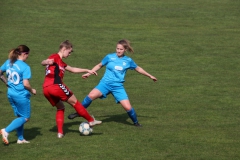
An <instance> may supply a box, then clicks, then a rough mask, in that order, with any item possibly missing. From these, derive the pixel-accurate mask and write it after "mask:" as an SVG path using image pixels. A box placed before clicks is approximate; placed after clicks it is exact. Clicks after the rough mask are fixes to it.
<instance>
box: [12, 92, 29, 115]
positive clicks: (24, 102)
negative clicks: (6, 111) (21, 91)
mask: <svg viewBox="0 0 240 160" xmlns="http://www.w3.org/2000/svg"><path fill="white" fill-rule="evenodd" d="M8 100H9V102H10V104H11V106H12V108H13V112H14V115H15V116H17V117H24V118H27V119H29V118H30V115H31V104H30V97H29V98H28V97H21V96H19V95H18V96H10V95H8Z"/></svg>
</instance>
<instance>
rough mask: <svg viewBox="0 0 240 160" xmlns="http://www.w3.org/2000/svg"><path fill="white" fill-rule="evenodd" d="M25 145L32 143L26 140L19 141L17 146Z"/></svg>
mask: <svg viewBox="0 0 240 160" xmlns="http://www.w3.org/2000/svg"><path fill="white" fill-rule="evenodd" d="M24 143H30V142H29V141H27V140H26V139H23V140H19V139H18V140H17V144H24Z"/></svg>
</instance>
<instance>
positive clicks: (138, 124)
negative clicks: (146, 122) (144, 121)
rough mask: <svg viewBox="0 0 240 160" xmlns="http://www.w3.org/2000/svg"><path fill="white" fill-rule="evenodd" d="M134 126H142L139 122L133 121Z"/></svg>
mask: <svg viewBox="0 0 240 160" xmlns="http://www.w3.org/2000/svg"><path fill="white" fill-rule="evenodd" d="M134 126H136V127H142V125H141V124H140V123H138V122H137V123H134Z"/></svg>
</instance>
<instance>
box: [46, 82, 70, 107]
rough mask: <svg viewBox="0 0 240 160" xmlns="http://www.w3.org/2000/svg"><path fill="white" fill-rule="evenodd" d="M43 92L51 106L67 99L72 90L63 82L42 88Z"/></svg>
mask: <svg viewBox="0 0 240 160" xmlns="http://www.w3.org/2000/svg"><path fill="white" fill-rule="evenodd" d="M43 94H44V96H45V97H46V98H47V100H48V101H49V102H50V103H51V105H52V106H56V104H57V103H58V102H59V101H60V100H61V101H67V100H68V99H69V98H70V97H71V96H72V95H73V93H72V91H70V89H69V88H68V87H67V86H65V85H64V84H54V85H51V86H47V87H44V88H43Z"/></svg>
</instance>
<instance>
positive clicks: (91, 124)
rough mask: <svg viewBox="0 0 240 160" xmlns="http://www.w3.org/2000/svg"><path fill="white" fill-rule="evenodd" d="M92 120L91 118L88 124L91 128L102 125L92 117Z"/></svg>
mask: <svg viewBox="0 0 240 160" xmlns="http://www.w3.org/2000/svg"><path fill="white" fill-rule="evenodd" d="M92 118H93V121H92V122H89V125H90V127H93V126H95V125H97V124H101V123H102V121H98V120H96V119H95V118H94V117H93V116H92Z"/></svg>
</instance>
